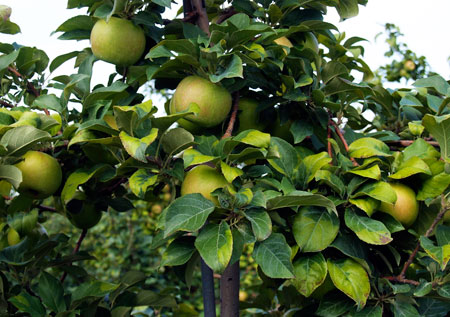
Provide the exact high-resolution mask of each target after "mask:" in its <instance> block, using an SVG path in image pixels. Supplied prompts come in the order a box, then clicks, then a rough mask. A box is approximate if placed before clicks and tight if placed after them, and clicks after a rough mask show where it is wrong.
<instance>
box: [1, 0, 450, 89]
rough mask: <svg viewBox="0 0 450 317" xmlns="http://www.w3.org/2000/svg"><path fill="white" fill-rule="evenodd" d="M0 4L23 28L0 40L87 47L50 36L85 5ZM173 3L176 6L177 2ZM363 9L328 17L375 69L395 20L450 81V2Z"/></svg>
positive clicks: (392, 1) (420, 0)
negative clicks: (359, 40)
mask: <svg viewBox="0 0 450 317" xmlns="http://www.w3.org/2000/svg"><path fill="white" fill-rule="evenodd" d="M177 1H178V2H181V0H177ZM0 4H4V5H8V6H10V7H11V8H12V16H11V21H13V22H15V23H17V24H18V25H19V26H20V27H21V31H22V32H21V33H20V34H16V35H13V36H12V35H5V34H1V33H0V42H6V43H12V42H17V43H19V44H21V45H26V46H36V47H37V48H39V49H42V50H44V51H45V52H46V53H47V54H48V55H49V57H50V60H52V59H53V58H55V57H56V56H58V55H61V54H64V53H68V52H71V51H74V50H81V49H83V48H85V47H88V46H89V42H88V41H87V40H84V41H78V42H77V41H62V40H58V39H57V38H58V34H52V32H53V31H54V30H55V29H56V28H57V27H58V26H59V25H60V24H62V23H63V22H64V21H65V20H67V19H68V18H70V17H72V16H75V15H79V14H86V11H85V9H71V10H67V9H66V5H67V1H66V0H0ZM172 6H173V7H178V5H177V4H173V5H172ZM359 8H360V13H359V15H358V16H356V17H354V18H351V19H348V20H346V21H343V22H340V21H339V16H338V15H337V13H336V11H335V10H334V9H332V8H331V9H330V10H329V13H328V14H327V16H326V17H325V21H327V22H330V23H333V24H335V25H336V26H337V27H338V29H339V30H340V32H345V33H346V37H347V38H348V37H351V36H359V37H363V38H365V39H367V40H368V42H365V43H364V44H363V46H364V47H365V49H366V52H365V55H364V60H365V61H366V63H368V65H369V66H370V67H371V68H372V69H373V70H375V69H376V68H378V67H379V66H380V65H383V64H386V61H387V60H386V58H385V57H384V56H383V55H384V52H385V51H386V50H387V44H385V42H384V39H383V38H381V37H380V38H378V39H377V40H375V36H376V35H377V34H378V33H380V32H383V30H384V24H385V23H394V24H396V25H397V26H399V27H400V30H401V32H402V33H403V34H404V36H403V38H402V41H403V42H404V43H407V44H408V46H409V47H410V49H411V50H412V51H414V52H415V53H416V54H417V55H419V56H421V55H424V56H425V57H426V58H427V60H428V62H429V64H430V66H431V69H432V71H434V72H437V73H439V74H441V75H442V76H443V77H444V78H445V79H447V80H448V79H450V61H449V60H448V59H449V57H450V41H449V40H448V38H449V36H448V22H446V21H448V20H447V19H448V14H449V12H450V0H428V1H424V0H369V2H368V4H367V5H366V6H365V7H363V6H359ZM172 17H173V16H172ZM168 18H170V17H168ZM73 63H74V61H73V60H72V61H69V62H67V63H66V64H64V65H63V66H62V67H60V68H59V69H58V70H57V71H56V72H55V73H54V74H50V76H49V78H52V77H55V76H57V75H58V74H64V73H65V74H67V73H72V72H73ZM113 71H114V66H112V65H109V64H107V63H104V62H97V63H95V66H94V78H93V82H95V83H103V84H106V82H107V80H108V75H109V74H110V73H111V72H113Z"/></svg>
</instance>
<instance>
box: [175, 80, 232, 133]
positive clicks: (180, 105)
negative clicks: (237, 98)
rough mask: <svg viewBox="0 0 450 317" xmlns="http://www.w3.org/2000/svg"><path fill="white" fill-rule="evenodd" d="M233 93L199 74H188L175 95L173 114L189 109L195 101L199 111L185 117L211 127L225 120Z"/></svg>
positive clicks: (205, 126)
mask: <svg viewBox="0 0 450 317" xmlns="http://www.w3.org/2000/svg"><path fill="white" fill-rule="evenodd" d="M231 102H232V100H231V94H230V93H229V92H228V90H226V89H225V88H224V87H222V86H219V85H217V84H213V83H212V82H210V81H209V80H207V79H205V78H202V77H199V76H188V77H186V78H184V79H183V80H182V81H181V82H180V83H179V84H178V86H177V89H176V90H175V93H174V95H173V98H172V101H171V104H170V112H171V114H174V113H178V112H182V111H185V110H188V109H189V106H190V105H191V104H193V103H195V104H197V105H198V107H199V108H200V111H199V113H197V114H195V115H188V116H186V117H184V119H185V120H187V121H190V122H192V123H194V124H195V125H198V126H200V127H204V128H210V127H214V126H216V125H218V124H220V123H221V122H222V121H224V120H225V118H226V117H227V115H228V113H229V112H230V109H231Z"/></svg>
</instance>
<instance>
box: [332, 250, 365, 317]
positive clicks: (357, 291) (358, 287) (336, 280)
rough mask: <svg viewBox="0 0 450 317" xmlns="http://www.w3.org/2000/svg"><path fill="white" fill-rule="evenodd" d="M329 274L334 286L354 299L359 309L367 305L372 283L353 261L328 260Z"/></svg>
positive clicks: (361, 268)
mask: <svg viewBox="0 0 450 317" xmlns="http://www.w3.org/2000/svg"><path fill="white" fill-rule="evenodd" d="M327 265H328V272H329V273H330V277H331V280H332V281H333V284H334V286H336V287H337V288H338V289H339V290H340V291H342V292H343V293H345V294H346V295H347V296H348V297H350V298H351V299H353V300H354V301H355V302H356V304H357V306H358V308H359V309H361V308H363V307H364V306H365V305H366V301H367V298H368V297H369V293H370V282H369V276H368V275H367V272H366V271H365V270H364V269H363V267H362V266H361V265H360V264H358V263H357V262H355V261H354V260H352V259H348V258H347V259H341V260H331V259H328V261H327Z"/></svg>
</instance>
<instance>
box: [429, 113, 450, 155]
mask: <svg viewBox="0 0 450 317" xmlns="http://www.w3.org/2000/svg"><path fill="white" fill-rule="evenodd" d="M422 124H423V125H424V126H425V129H427V130H428V131H429V132H430V133H431V134H432V135H433V137H434V138H435V139H436V141H438V143H439V146H440V147H441V156H442V158H443V159H444V160H445V161H447V162H450V115H445V116H440V117H437V116H432V115H429V114H427V115H425V116H424V117H423V119H422Z"/></svg>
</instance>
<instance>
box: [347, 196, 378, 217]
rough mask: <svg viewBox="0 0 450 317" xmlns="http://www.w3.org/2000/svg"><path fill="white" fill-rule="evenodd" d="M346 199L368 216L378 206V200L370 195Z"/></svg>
mask: <svg viewBox="0 0 450 317" xmlns="http://www.w3.org/2000/svg"><path fill="white" fill-rule="evenodd" d="M348 201H349V202H350V203H351V204H353V205H355V206H356V207H358V208H359V209H361V210H363V211H364V212H365V213H366V214H367V215H368V216H369V217H370V216H372V214H373V213H374V212H375V211H376V210H378V207H380V201H379V200H376V199H373V198H372V197H363V198H354V199H352V198H350V199H349V200H348Z"/></svg>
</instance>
